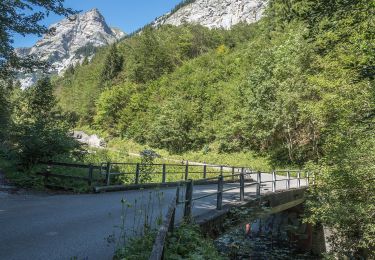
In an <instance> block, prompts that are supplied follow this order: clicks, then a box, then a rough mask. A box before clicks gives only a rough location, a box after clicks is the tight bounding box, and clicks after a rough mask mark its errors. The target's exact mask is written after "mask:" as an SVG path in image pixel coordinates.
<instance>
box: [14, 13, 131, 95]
mask: <svg viewBox="0 0 375 260" xmlns="http://www.w3.org/2000/svg"><path fill="white" fill-rule="evenodd" d="M50 28H54V30H55V31H54V33H52V34H48V35H44V36H43V38H42V39H41V40H39V41H38V42H37V43H36V44H35V45H34V46H33V47H31V48H19V49H16V53H17V54H18V55H19V56H21V57H25V56H27V55H33V56H35V57H36V58H38V59H40V60H42V61H49V62H50V63H51V65H52V67H51V69H50V71H49V72H50V73H52V74H59V75H61V74H62V73H63V72H64V71H65V70H66V69H67V68H68V67H69V66H71V65H76V64H78V63H82V62H83V60H84V59H85V57H86V56H85V54H84V53H82V52H83V49H84V48H85V47H88V46H92V47H101V46H105V45H108V44H111V43H113V42H115V41H116V40H119V39H121V38H122V37H124V36H125V33H124V32H122V31H120V30H119V29H114V28H110V27H109V26H108V25H107V23H106V22H105V19H104V17H103V16H102V15H101V14H100V12H99V11H98V9H92V10H90V11H88V12H85V13H82V14H79V15H75V16H72V17H70V18H66V19H63V20H62V21H60V22H58V23H55V24H52V25H51V26H50ZM92 56H93V53H90V54H89V56H88V58H89V59H91V58H92ZM41 75H42V74H41V72H37V73H33V74H24V73H22V72H21V73H19V77H18V78H19V80H20V82H21V85H22V87H23V88H26V87H29V86H31V85H32V84H34V83H35V82H36V80H37V79H38V78H39V77H40V76H41Z"/></svg>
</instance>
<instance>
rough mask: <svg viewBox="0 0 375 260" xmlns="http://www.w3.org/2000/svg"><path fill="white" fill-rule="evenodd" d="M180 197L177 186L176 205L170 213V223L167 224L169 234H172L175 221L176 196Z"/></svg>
mask: <svg viewBox="0 0 375 260" xmlns="http://www.w3.org/2000/svg"><path fill="white" fill-rule="evenodd" d="M179 195H180V186H177V188H176V205H175V207H174V209H173V212H172V217H171V222H170V223H169V228H168V229H169V232H173V230H174V222H175V219H176V207H177V204H178V196H179Z"/></svg>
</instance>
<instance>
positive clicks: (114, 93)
mask: <svg viewBox="0 0 375 260" xmlns="http://www.w3.org/2000/svg"><path fill="white" fill-rule="evenodd" d="M374 7H375V6H374V1H358V0H357V1H345V0H337V1H328V0H319V1H312V0H298V1H270V3H269V7H268V9H267V12H266V15H265V17H264V18H263V19H262V20H261V21H260V22H258V23H256V24H252V25H245V24H240V25H237V26H235V27H234V28H232V29H231V30H229V31H225V30H219V29H218V30H209V29H206V28H203V27H201V26H198V25H184V26H181V27H172V26H162V27H161V28H158V29H152V28H149V27H148V28H147V29H145V30H144V31H143V32H142V33H140V34H137V35H135V36H133V37H131V38H128V39H125V40H124V41H122V42H119V43H118V44H117V45H116V46H112V47H110V48H106V49H102V50H100V51H99V53H98V54H97V55H96V56H95V58H94V59H93V60H92V62H90V63H89V64H85V65H81V66H78V67H76V68H74V70H71V71H70V72H69V73H67V74H66V75H65V76H64V77H63V78H59V79H57V80H56V81H55V82H54V84H55V86H56V93H57V96H58V98H59V99H60V103H61V106H62V107H63V109H65V110H66V111H70V112H73V113H74V114H76V116H77V118H79V122H78V124H79V125H89V126H90V127H91V128H93V129H97V130H98V131H102V132H105V133H106V134H107V135H108V136H112V137H121V138H124V139H132V140H134V141H136V142H138V143H146V144H149V145H150V146H152V147H156V148H163V149H167V150H168V151H170V152H171V153H181V152H186V151H191V150H201V149H208V151H209V149H210V147H217V149H218V151H219V152H221V153H228V154H230V153H232V152H237V151H246V150H251V151H255V152H257V153H259V154H266V155H268V156H270V158H271V159H272V160H273V161H274V162H276V163H280V162H283V163H285V162H286V163H291V164H299V165H304V167H308V168H311V169H314V170H315V171H317V172H320V174H319V175H318V182H317V183H318V184H317V186H316V189H314V190H312V192H311V197H312V199H311V200H310V202H309V203H308V205H309V209H310V217H309V220H310V221H311V222H323V223H325V224H326V225H328V226H331V227H333V228H334V230H335V231H334V232H337V235H338V236H339V237H342V238H345V239H340V240H335V241H334V245H335V246H337V248H335V250H336V251H337V252H341V253H345V254H364V251H366V248H367V249H369V248H373V246H374V229H375V226H374V221H373V216H374V215H373V214H374V204H373V201H374V185H373V184H374V170H375V169H374V167H375V165H374V159H375V158H374V157H375V138H374V129H375V128H374V115H375V114H374V113H375V86H374V76H375V67H374V66H375V63H374V61H375V55H374V53H375V45H374V43H375V42H374V38H373V37H374V28H375V24H374V19H373V15H374ZM368 252H369V251H367V253H368Z"/></svg>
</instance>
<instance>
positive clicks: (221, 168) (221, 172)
mask: <svg viewBox="0 0 375 260" xmlns="http://www.w3.org/2000/svg"><path fill="white" fill-rule="evenodd" d="M220 176H223V165H221V166H220Z"/></svg>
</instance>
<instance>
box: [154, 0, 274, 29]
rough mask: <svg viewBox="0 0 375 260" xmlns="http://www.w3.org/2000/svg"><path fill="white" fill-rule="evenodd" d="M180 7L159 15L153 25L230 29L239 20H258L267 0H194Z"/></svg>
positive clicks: (247, 21) (252, 21) (251, 21)
mask: <svg viewBox="0 0 375 260" xmlns="http://www.w3.org/2000/svg"><path fill="white" fill-rule="evenodd" d="M188 2H189V3H188V4H185V5H182V7H181V8H179V9H177V10H175V11H173V12H171V13H168V14H166V15H164V16H162V17H159V18H158V19H157V20H156V21H155V22H154V26H159V25H163V24H172V25H176V26H178V25H181V24H183V23H195V24H201V25H203V26H206V27H208V28H225V29H230V28H231V27H232V26H233V25H236V24H238V23H240V22H245V23H254V22H256V21H258V20H259V19H260V18H261V17H262V14H263V11H264V9H265V7H266V4H267V0H195V1H188Z"/></svg>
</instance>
